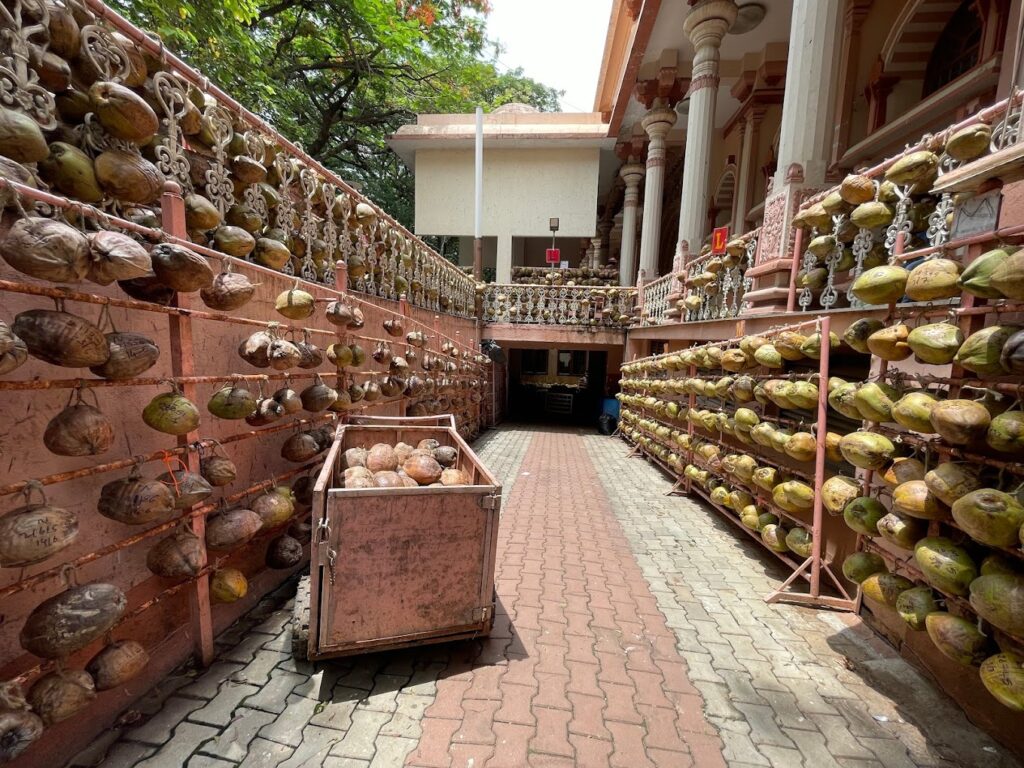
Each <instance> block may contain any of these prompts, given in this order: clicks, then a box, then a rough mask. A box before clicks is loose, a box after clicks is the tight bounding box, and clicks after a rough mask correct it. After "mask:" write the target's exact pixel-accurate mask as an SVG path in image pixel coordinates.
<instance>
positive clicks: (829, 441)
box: [825, 432, 843, 463]
mask: <svg viewBox="0 0 1024 768" xmlns="http://www.w3.org/2000/svg"><path fill="white" fill-rule="evenodd" d="M842 439H843V436H842V435H840V434H838V433H837V432H826V433H825V458H826V459H828V460H829V461H832V462H836V463H838V462H841V461H843V454H842V452H841V451H840V450H839V442H840V441H841V440H842Z"/></svg>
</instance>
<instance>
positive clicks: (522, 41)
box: [487, 0, 612, 112]
mask: <svg viewBox="0 0 1024 768" xmlns="http://www.w3.org/2000/svg"><path fill="white" fill-rule="evenodd" d="M491 6H492V8H493V10H492V11H491V14H490V16H488V18H487V31H488V34H489V36H490V37H491V39H493V40H498V41H500V42H501V44H502V47H503V48H504V49H505V50H504V52H503V53H502V54H501V55H500V56H499V57H498V58H499V60H498V66H499V67H502V65H504V67H503V68H512V69H514V68H515V67H522V68H523V71H524V72H525V73H526V75H527V76H529V77H532V78H533V79H534V80H538V81H540V82H541V83H544V84H545V85H549V86H551V87H552V88H557V89H558V90H560V91H565V94H564V95H563V96H562V110H563V111H565V112H591V111H593V109H594V95H595V92H596V91H597V76H598V73H599V70H600V69H601V55H602V54H603V53H604V38H605V34H606V33H607V31H608V20H609V16H610V14H611V8H612V0H491Z"/></svg>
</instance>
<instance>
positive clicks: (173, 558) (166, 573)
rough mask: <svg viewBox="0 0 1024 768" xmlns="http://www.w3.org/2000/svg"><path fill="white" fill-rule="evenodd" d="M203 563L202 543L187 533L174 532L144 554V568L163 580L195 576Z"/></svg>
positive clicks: (204, 559)
mask: <svg viewBox="0 0 1024 768" xmlns="http://www.w3.org/2000/svg"><path fill="white" fill-rule="evenodd" d="M205 561H206V553H205V550H204V549H203V544H202V542H201V541H200V540H199V538H198V537H197V536H195V535H194V534H192V533H190V532H188V531H176V532H175V533H173V534H171V535H170V536H168V537H167V538H165V539H162V540H161V541H160V542H159V543H157V544H156V545H155V546H154V547H152V548H151V549H150V550H149V552H148V553H146V567H147V568H149V570H150V571H152V572H153V573H155V574H156V575H157V576H162V577H163V578H165V579H176V580H181V579H188V578H192V577H193V576H197V575H198V574H199V572H200V571H201V570H202V569H203V564H204V563H205Z"/></svg>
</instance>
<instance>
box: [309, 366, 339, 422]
mask: <svg viewBox="0 0 1024 768" xmlns="http://www.w3.org/2000/svg"><path fill="white" fill-rule="evenodd" d="M299 399H300V401H301V403H302V407H303V408H305V409H306V410H307V411H309V412H310V413H319V412H320V411H323V410H326V409H327V408H328V406H330V405H331V404H332V403H333V402H334V401H335V400H337V399H338V393H337V391H336V390H334V389H332V388H331V387H328V386H327V385H326V384H324V382H323V379H321V378H320V376H319V375H317V376H316V377H314V379H313V383H312V384H310V385H309V386H308V387H306V388H305V389H304V390H302V392H301V394H300V395H299Z"/></svg>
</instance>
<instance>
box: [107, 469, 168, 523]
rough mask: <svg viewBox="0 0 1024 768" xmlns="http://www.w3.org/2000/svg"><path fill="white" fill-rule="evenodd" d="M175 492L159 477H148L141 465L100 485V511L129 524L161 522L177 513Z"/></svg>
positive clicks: (110, 517)
mask: <svg viewBox="0 0 1024 768" xmlns="http://www.w3.org/2000/svg"><path fill="white" fill-rule="evenodd" d="M174 502H175V495H174V493H173V492H172V491H171V489H170V488H168V487H167V486H166V485H165V484H164V483H162V482H161V481H160V480H147V479H146V478H144V477H142V476H141V475H140V474H139V472H138V469H137V468H136V469H133V470H132V472H131V474H130V475H128V477H124V478H121V479H120V480H111V481H110V482H109V483H106V484H105V485H104V486H103V487H102V488H101V489H100V497H99V500H98V501H97V503H96V509H97V511H98V512H99V513H100V514H101V515H103V516H104V517H106V518H109V519H111V520H116V521H117V522H119V523H125V524H126V525H143V524H146V523H162V522H165V521H167V520H170V519H171V518H172V517H174V511H175V506H174Z"/></svg>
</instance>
